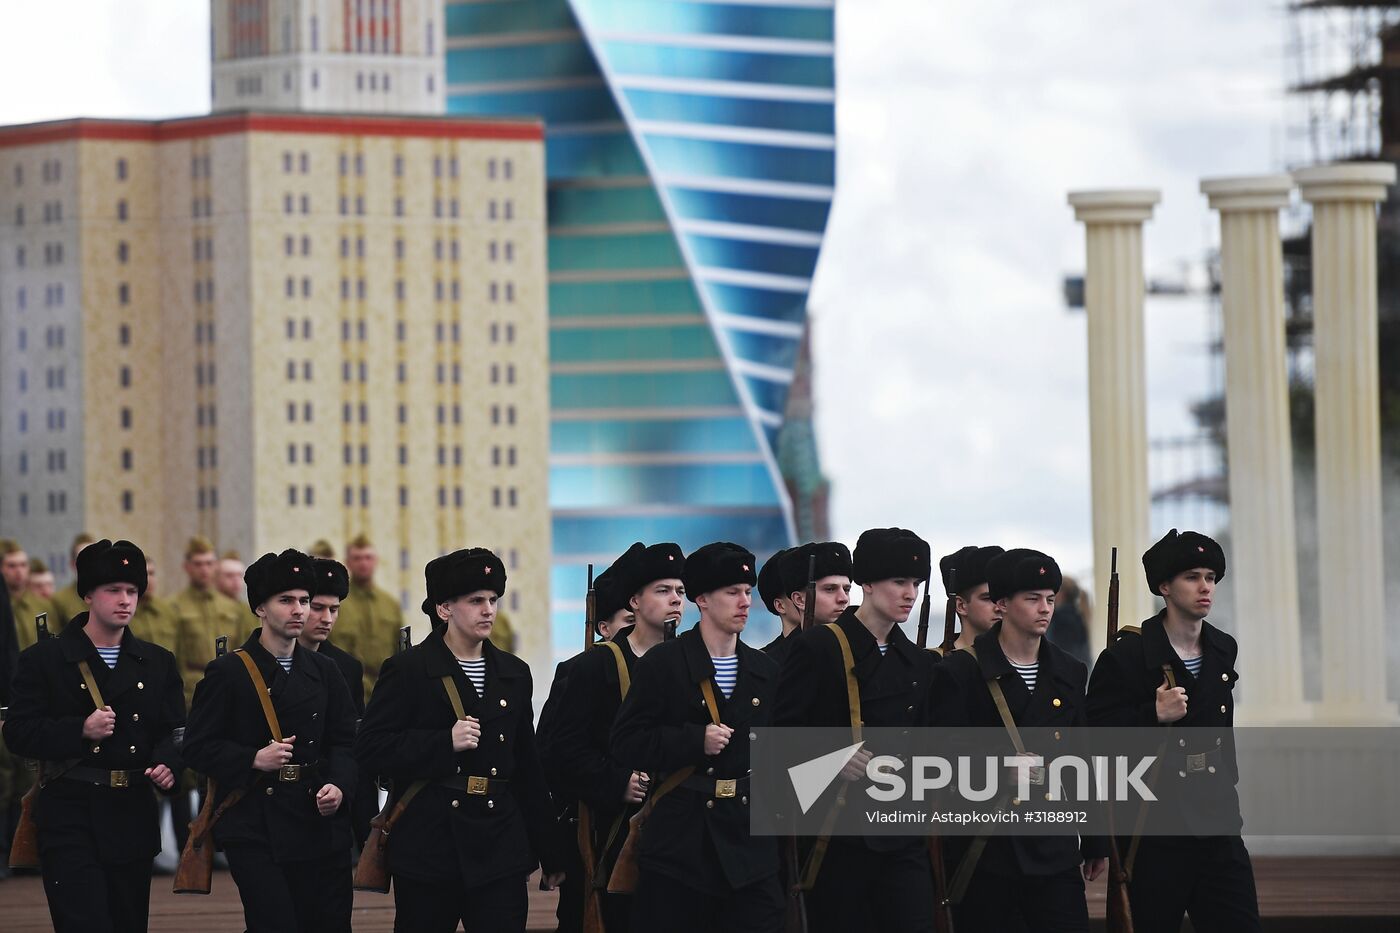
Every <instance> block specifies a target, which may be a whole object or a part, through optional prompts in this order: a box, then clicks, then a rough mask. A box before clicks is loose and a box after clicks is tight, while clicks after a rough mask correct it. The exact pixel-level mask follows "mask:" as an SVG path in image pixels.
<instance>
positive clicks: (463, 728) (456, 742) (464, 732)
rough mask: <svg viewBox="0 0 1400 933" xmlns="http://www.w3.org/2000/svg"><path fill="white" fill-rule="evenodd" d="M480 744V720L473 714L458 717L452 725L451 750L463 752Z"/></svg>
mask: <svg viewBox="0 0 1400 933" xmlns="http://www.w3.org/2000/svg"><path fill="white" fill-rule="evenodd" d="M480 744H481V721H480V720H479V719H477V718H476V717H475V716H468V717H467V718H466V719H459V720H457V722H456V723H455V724H454V725H453V726H452V750H453V751H454V752H464V751H466V750H467V749H469V748H476V747H477V746H478V745H480Z"/></svg>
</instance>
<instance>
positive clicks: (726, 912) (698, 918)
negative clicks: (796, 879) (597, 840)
mask: <svg viewBox="0 0 1400 933" xmlns="http://www.w3.org/2000/svg"><path fill="white" fill-rule="evenodd" d="M784 906H785V903H784V898H783V890H782V886H781V884H780V883H779V882H778V876H777V875H772V876H771V877H768V878H765V879H763V880H762V881H756V882H754V883H753V884H751V885H748V886H746V887H742V888H738V889H737V890H733V891H730V892H729V893H728V894H724V895H715V894H707V893H705V892H704V891H699V890H697V889H695V888H692V887H690V886H689V885H687V884H685V883H684V882H681V881H677V880H676V879H675V878H672V877H670V876H669V875H663V874H660V873H658V872H655V871H651V870H649V869H647V868H645V867H643V868H641V869H640V871H639V873H638V876H637V891H636V893H635V894H634V895H633V896H632V929H634V930H637V931H638V933H652V931H661V930H665V931H666V933H777V931H779V930H781V929H782V926H783V908H784Z"/></svg>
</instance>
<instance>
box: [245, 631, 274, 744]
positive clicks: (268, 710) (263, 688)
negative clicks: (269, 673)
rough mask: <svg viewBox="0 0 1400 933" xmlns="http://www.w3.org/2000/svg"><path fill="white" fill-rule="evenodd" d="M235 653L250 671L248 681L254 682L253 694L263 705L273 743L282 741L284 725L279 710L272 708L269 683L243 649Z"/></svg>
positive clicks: (264, 716)
mask: <svg viewBox="0 0 1400 933" xmlns="http://www.w3.org/2000/svg"><path fill="white" fill-rule="evenodd" d="M233 653H234V654H236V655H238V659H239V660H240V661H242V662H243V666H244V667H246V668H247V669H248V679H249V680H251V681H252V682H253V692H254V693H256V694H257V695H258V702H259V703H261V704H262V711H263V718H264V719H266V720H267V728H268V730H269V731H271V732H272V739H273V741H275V742H280V741H282V724H281V723H279V722H278V721H277V710H275V709H273V708H272V694H271V692H269V691H268V689H267V681H265V680H263V675H262V671H260V670H258V665H257V664H255V663H254V662H253V657H252V655H250V654H249V653H248V652H246V651H244V650H243V649H242V648H238V649H236V650H235V651H234V652H233Z"/></svg>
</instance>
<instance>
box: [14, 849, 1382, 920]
mask: <svg viewBox="0 0 1400 933" xmlns="http://www.w3.org/2000/svg"><path fill="white" fill-rule="evenodd" d="M1255 875H1256V878H1257V881H1258V885H1259V901H1260V909H1261V911H1262V912H1263V914H1264V917H1265V919H1266V924H1265V928H1266V929H1267V930H1269V931H1271V933H1273V931H1279V933H1285V931H1287V933H1292V931H1305V930H1309V931H1310V930H1325V931H1333V930H1337V931H1341V930H1346V931H1366V933H1370V931H1378V933H1379V931H1390V933H1400V858H1259V859H1256V860H1255ZM1103 902H1104V884H1103V882H1102V881H1100V882H1099V883H1097V884H1093V885H1090V887H1089V909H1090V913H1091V914H1093V915H1095V916H1097V917H1102V916H1103ZM554 903H555V895H554V894H552V893H545V892H542V891H540V890H539V889H538V886H537V885H536V884H534V883H533V881H532V883H531V886H530V922H529V928H530V930H531V931H532V933H536V931H538V933H547V931H551V930H553V929H554ZM242 920H243V917H242V910H241V908H240V907H239V903H238V891H237V890H236V889H235V888H234V886H233V882H232V881H231V880H230V879H229V876H228V873H227V872H222V871H220V872H216V873H215V875H214V893H213V894H211V895H209V896H208V897H197V896H189V895H182V896H178V897H177V896H176V895H174V894H171V893H170V876H168V875H163V876H157V877H156V879H155V882H154V884H153V885H152V888H151V930H152V931H153V933H158V931H180V933H185V931H190V930H197V931H199V933H237V931H240V930H242V929H243V922H242ZM393 924H394V908H393V897H392V896H390V895H379V894H357V895H356V896H355V930H356V933H383V931H388V930H392V929H393ZM50 929H51V926H50V924H49V916H48V909H47V907H46V906H45V904H44V895H43V890H42V888H41V887H40V883H39V879H38V878H35V877H17V878H11V879H9V880H8V881H4V882H0V931H3V933H41V931H46V930H50ZM638 933H652V931H638ZM657 933H660V931H657Z"/></svg>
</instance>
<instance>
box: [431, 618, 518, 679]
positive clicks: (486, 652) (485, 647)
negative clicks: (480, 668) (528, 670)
mask: <svg viewBox="0 0 1400 933" xmlns="http://www.w3.org/2000/svg"><path fill="white" fill-rule="evenodd" d="M446 631H447V626H445V625H439V626H437V627H436V628H434V629H433V630H432V632H431V633H429V635H428V637H427V638H425V639H423V641H422V642H420V643H419V644H418V645H417V646H416V647H417V648H418V649H420V650H421V651H422V652H423V659H424V660H423V669H424V674H425V675H426V676H428V677H431V678H433V679H441V678H442V677H443V676H446V675H451V676H453V677H456V676H457V675H459V674H461V673H462V665H461V664H458V663H457V656H456V655H455V654H453V653H452V649H451V648H449V647H447V642H446V641H445V640H444V639H443V634H444V633H445V632H446ZM481 656H482V657H483V658H485V659H486V679H487V682H488V683H489V682H490V681H491V680H493V679H495V678H501V677H504V678H513V677H519V676H521V672H520V671H519V670H518V669H517V667H516V665H514V664H502V663H501V658H502V656H503V652H502V651H501V649H499V648H497V647H496V646H495V645H493V644H492V643H491V639H489V638H488V639H487V640H486V641H484V642H482V643H481Z"/></svg>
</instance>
